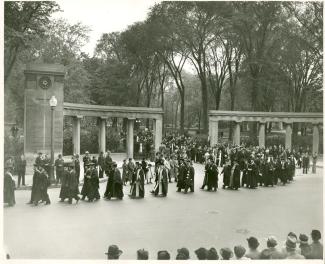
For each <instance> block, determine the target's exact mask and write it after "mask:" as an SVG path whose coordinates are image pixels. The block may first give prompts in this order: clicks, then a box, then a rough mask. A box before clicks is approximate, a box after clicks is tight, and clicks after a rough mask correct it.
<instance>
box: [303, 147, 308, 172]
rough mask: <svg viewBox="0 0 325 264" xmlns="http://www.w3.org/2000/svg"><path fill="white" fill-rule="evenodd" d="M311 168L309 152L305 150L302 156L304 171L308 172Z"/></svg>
mask: <svg viewBox="0 0 325 264" xmlns="http://www.w3.org/2000/svg"><path fill="white" fill-rule="evenodd" d="M308 169H309V155H308V152H305V154H303V157H302V173H303V174H307V173H308Z"/></svg>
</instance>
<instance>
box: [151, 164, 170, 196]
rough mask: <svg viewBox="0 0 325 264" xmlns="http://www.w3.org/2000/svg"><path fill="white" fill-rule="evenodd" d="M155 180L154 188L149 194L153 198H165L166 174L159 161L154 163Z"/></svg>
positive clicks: (166, 189)
mask: <svg viewBox="0 0 325 264" xmlns="http://www.w3.org/2000/svg"><path fill="white" fill-rule="evenodd" d="M156 164H157V169H156V179H155V182H156V184H155V187H154V189H153V191H151V193H153V194H154V195H155V196H163V197H165V196H167V193H168V173H167V170H166V168H165V167H164V163H163V161H162V160H161V159H160V160H158V161H157V162H156Z"/></svg>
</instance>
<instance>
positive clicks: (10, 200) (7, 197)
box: [3, 164, 16, 206]
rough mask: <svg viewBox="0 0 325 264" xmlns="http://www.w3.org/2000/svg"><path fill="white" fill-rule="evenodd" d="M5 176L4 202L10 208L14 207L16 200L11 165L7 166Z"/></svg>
mask: <svg viewBox="0 0 325 264" xmlns="http://www.w3.org/2000/svg"><path fill="white" fill-rule="evenodd" d="M4 169H5V175H4V177H3V180H4V182H3V202H4V203H7V204H8V205H9V206H14V205H15V203H16V200H15V181H14V179H13V176H12V169H13V168H12V166H11V164H5V168H4Z"/></svg>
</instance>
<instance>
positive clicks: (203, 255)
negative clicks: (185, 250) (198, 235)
mask: <svg viewBox="0 0 325 264" xmlns="http://www.w3.org/2000/svg"><path fill="white" fill-rule="evenodd" d="M194 252H195V254H196V257H197V259H198V260H205V259H207V253H208V251H207V250H206V249H205V248H203V247H200V248H198V249H197V250H195V251H194Z"/></svg>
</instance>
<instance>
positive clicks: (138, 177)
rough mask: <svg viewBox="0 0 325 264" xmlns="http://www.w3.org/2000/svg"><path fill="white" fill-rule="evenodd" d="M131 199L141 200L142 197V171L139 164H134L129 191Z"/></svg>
mask: <svg viewBox="0 0 325 264" xmlns="http://www.w3.org/2000/svg"><path fill="white" fill-rule="evenodd" d="M130 197H131V198H143V197H144V171H143V168H141V165H140V163H139V162H136V169H135V171H134V173H133V177H132V182H131V189H130Z"/></svg>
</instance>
